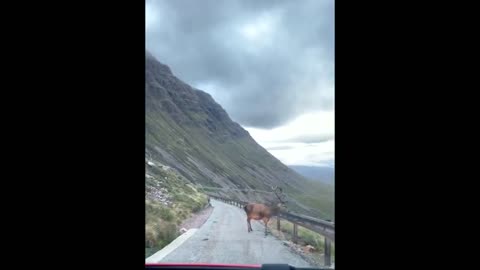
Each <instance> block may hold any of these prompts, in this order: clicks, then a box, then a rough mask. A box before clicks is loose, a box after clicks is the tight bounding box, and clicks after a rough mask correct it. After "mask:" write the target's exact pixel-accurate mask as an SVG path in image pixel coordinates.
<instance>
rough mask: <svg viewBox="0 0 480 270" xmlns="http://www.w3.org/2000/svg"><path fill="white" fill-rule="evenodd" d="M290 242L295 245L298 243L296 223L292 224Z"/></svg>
mask: <svg viewBox="0 0 480 270" xmlns="http://www.w3.org/2000/svg"><path fill="white" fill-rule="evenodd" d="M292 242H293V243H295V244H296V243H297V242H298V228H297V224H296V223H293V241H292Z"/></svg>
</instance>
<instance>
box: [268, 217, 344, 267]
mask: <svg viewBox="0 0 480 270" xmlns="http://www.w3.org/2000/svg"><path fill="white" fill-rule="evenodd" d="M268 228H269V229H270V231H271V232H272V234H273V235H275V236H276V237H278V238H279V239H281V240H287V241H291V240H292V236H293V223H291V222H289V221H286V220H284V219H282V220H280V231H278V230H277V219H276V218H272V219H271V220H270V222H269V223H268ZM297 230H298V244H301V245H303V246H306V245H311V246H313V247H314V248H315V252H314V253H313V254H316V255H318V256H319V255H320V254H323V253H324V249H325V237H324V236H323V235H321V234H319V233H316V232H314V231H311V230H309V229H307V228H304V227H301V226H297ZM334 258H335V243H334V242H332V261H334Z"/></svg>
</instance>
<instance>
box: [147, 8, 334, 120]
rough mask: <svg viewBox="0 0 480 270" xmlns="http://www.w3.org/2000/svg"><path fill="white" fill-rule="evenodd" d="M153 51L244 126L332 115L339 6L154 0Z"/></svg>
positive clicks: (149, 20) (149, 19) (149, 33)
mask: <svg viewBox="0 0 480 270" xmlns="http://www.w3.org/2000/svg"><path fill="white" fill-rule="evenodd" d="M146 9H147V11H146V12H147V32H146V34H147V40H146V41H147V49H148V50H149V51H151V52H152V53H153V54H154V55H155V56H156V57H157V59H158V60H159V61H161V62H162V63H164V64H166V65H168V66H170V68H171V69H172V71H173V73H174V74H175V75H177V76H178V77H179V78H180V79H182V80H184V81H185V82H187V83H189V84H191V85H192V86H194V87H197V88H199V89H201V90H204V91H206V92H209V93H210V94H212V96H213V97H214V98H215V99H216V100H217V102H219V103H220V104H221V105H222V106H223V107H224V108H225V109H226V110H227V112H228V113H229V114H230V116H231V117H232V118H233V119H234V120H236V121H238V122H239V123H240V124H242V125H245V126H252V127H260V128H272V127H275V126H278V125H281V124H283V123H285V122H286V121H288V120H291V119H292V118H294V117H296V116H298V115H300V114H302V113H305V112H308V111H318V110H332V109H333V108H332V106H333V85H334V82H333V69H334V25H333V22H334V18H333V16H334V10H333V0H328V1H326V0H325V1H323V0H299V1H293V0H288V1H273V0H262V1H257V0H229V1H226V0H202V1H198V0H197V1H196V0H152V1H147V4H146Z"/></svg>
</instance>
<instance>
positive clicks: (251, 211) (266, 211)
mask: <svg viewBox="0 0 480 270" xmlns="http://www.w3.org/2000/svg"><path fill="white" fill-rule="evenodd" d="M272 190H273V193H274V194H275V196H276V197H277V199H278V200H279V202H278V203H273V204H271V205H265V204H260V203H249V204H247V205H245V206H244V207H243V209H244V210H245V212H246V213H247V225H248V232H251V231H253V229H252V225H251V224H250V220H251V219H254V220H263V222H264V223H265V236H267V225H268V222H269V221H270V218H271V217H272V216H276V215H278V213H279V212H280V209H281V208H282V207H285V206H286V203H287V201H286V200H285V194H283V191H282V188H280V187H272Z"/></svg>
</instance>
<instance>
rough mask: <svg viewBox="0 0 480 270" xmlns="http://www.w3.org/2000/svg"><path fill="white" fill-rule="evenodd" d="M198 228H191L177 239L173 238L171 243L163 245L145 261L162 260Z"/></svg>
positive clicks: (155, 261)
mask: <svg viewBox="0 0 480 270" xmlns="http://www.w3.org/2000/svg"><path fill="white" fill-rule="evenodd" d="M197 230H198V229H197V228H194V229H189V230H188V231H186V232H185V233H184V234H182V235H180V236H179V237H177V238H176V239H175V240H173V241H172V242H171V243H170V244H168V245H166V246H165V247H163V248H162V249H161V250H159V251H157V252H156V253H155V254H153V255H152V256H150V257H148V258H146V259H145V263H158V262H160V261H161V260H162V259H163V258H165V256H167V255H168V254H170V253H171V252H172V251H174V250H175V249H176V248H178V247H179V246H180V245H182V244H183V243H184V242H185V241H186V240H187V239H188V238H190V237H191V236H192V235H193V234H195V232H196V231H197Z"/></svg>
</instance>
